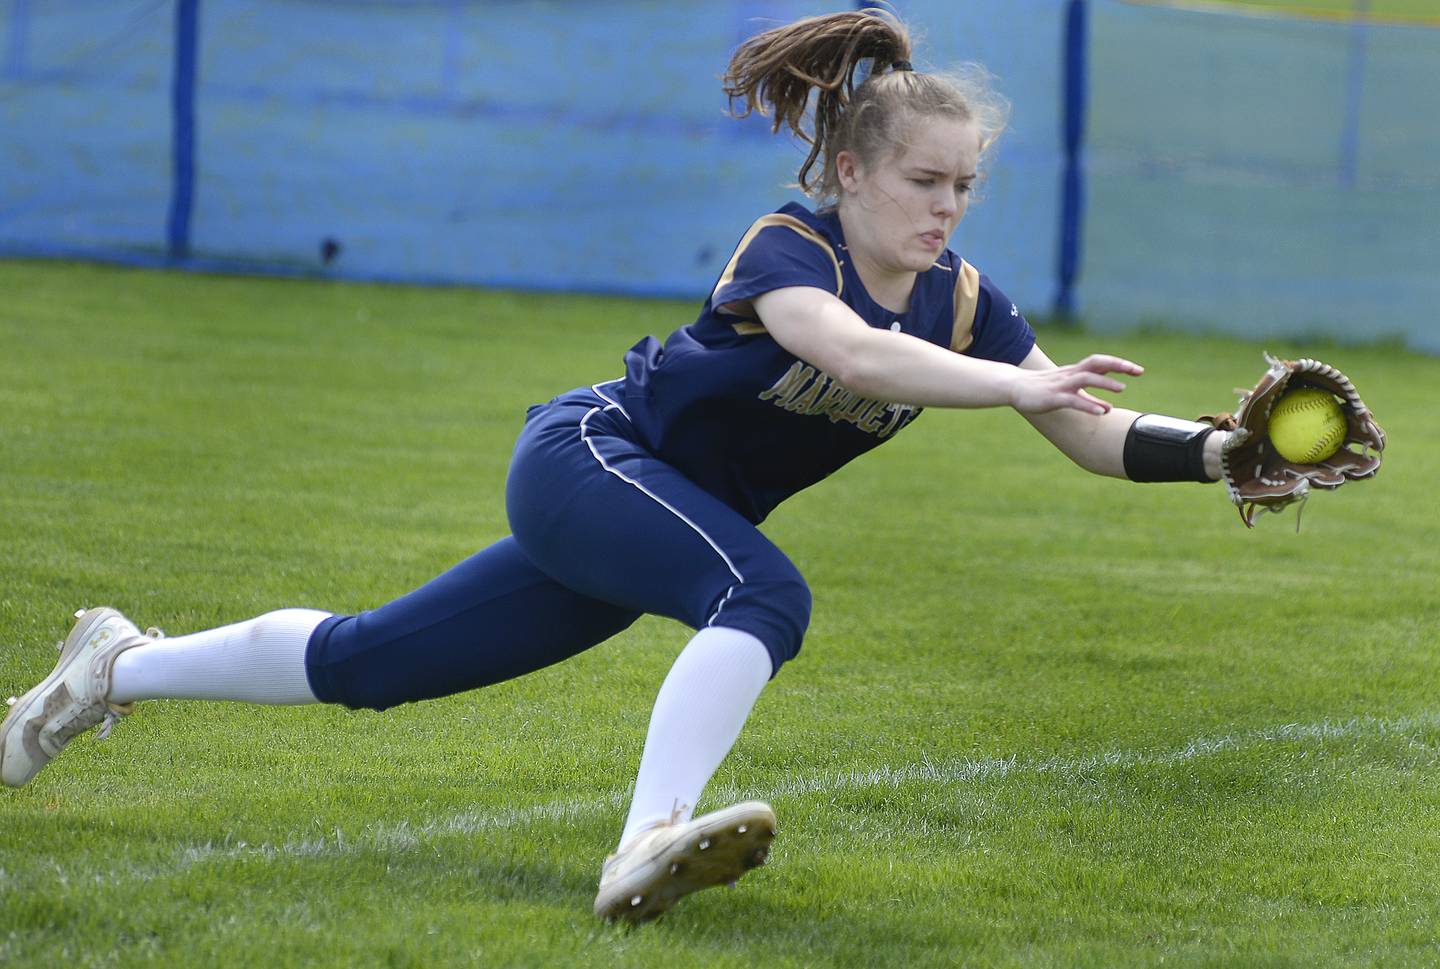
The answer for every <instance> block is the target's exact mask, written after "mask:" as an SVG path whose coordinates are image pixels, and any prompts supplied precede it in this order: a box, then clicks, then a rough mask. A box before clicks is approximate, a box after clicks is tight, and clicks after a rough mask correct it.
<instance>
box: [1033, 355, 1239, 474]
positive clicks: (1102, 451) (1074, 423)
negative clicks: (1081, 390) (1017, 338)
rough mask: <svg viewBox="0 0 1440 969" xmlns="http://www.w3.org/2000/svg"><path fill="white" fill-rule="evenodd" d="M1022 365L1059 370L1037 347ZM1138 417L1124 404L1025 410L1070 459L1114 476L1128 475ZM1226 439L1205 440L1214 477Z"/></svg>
mask: <svg viewBox="0 0 1440 969" xmlns="http://www.w3.org/2000/svg"><path fill="white" fill-rule="evenodd" d="M1020 367H1021V368H1022V369H1024V370H1027V371H1046V370H1052V369H1057V368H1056V367H1055V364H1054V363H1053V362H1052V361H1051V360H1050V358H1049V357H1047V356H1046V355H1045V353H1044V351H1042V350H1041V349H1040V348H1039V347H1038V346H1037V347H1035V348H1034V349H1033V350H1031V351H1030V355H1029V356H1028V357H1026V358H1025V359H1024V360H1022V361H1021V362H1020ZM1022 413H1024V412H1023V411H1022ZM1138 417H1140V412H1139V411H1133V410H1126V409H1124V408H1121V407H1112V408H1110V410H1109V411H1107V412H1106V413H1104V414H1100V415H1096V414H1087V413H1084V412H1082V411H1074V410H1065V411H1052V412H1049V413H1025V419H1026V420H1028V421H1029V422H1030V423H1031V424H1033V425H1035V429H1036V430H1038V431H1039V432H1040V433H1041V434H1043V435H1045V437H1046V439H1047V440H1049V441H1050V443H1051V444H1054V445H1055V446H1056V447H1057V448H1059V449H1060V450H1061V451H1062V452H1064V454H1065V455H1066V456H1067V457H1069V458H1070V460H1072V461H1074V462H1075V463H1076V464H1078V465H1080V467H1082V468H1084V469H1085V470H1087V471H1093V472H1094V473H1095V474H1103V475H1109V476H1110V477H1112V478H1129V475H1128V474H1127V473H1126V471H1125V440H1126V437H1127V436H1128V435H1129V433H1130V425H1132V424H1134V423H1135V420H1136V418H1138ZM1224 442H1225V435H1224V434H1211V435H1209V437H1207V438H1206V439H1205V455H1204V456H1205V474H1207V475H1208V476H1209V477H1210V478H1211V479H1212V480H1218V479H1219V477H1220V448H1221V446H1222V445H1223V444H1224Z"/></svg>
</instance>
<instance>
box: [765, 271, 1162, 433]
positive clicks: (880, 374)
mask: <svg viewBox="0 0 1440 969" xmlns="http://www.w3.org/2000/svg"><path fill="white" fill-rule="evenodd" d="M754 307H755V312H756V314H757V315H758V316H759V317H760V320H761V322H763V323H764V324H765V328H766V329H767V330H768V331H769V333H770V335H771V336H772V337H774V338H775V340H776V342H778V343H779V344H780V345H781V346H783V347H784V348H785V349H787V350H789V351H790V352H791V353H793V354H795V355H796V356H797V357H800V358H801V359H802V360H805V361H807V362H809V363H811V364H813V365H814V366H816V367H819V368H820V369H821V370H824V371H825V372H826V373H828V374H830V376H831V377H833V378H834V379H835V380H837V381H838V382H839V383H840V385H841V386H843V387H845V388H847V389H848V390H850V391H853V392H854V393H857V394H860V395H861V396H864V397H869V398H872V399H874V400H883V401H889V402H892V403H903V404H917V405H920V406H922V407H1014V408H1015V409H1016V410H1018V411H1020V412H1021V413H1022V414H1026V415H1031V414H1044V413H1047V412H1054V413H1056V414H1061V413H1064V414H1070V415H1073V416H1075V417H1088V418H1091V419H1094V418H1095V417H1097V416H1099V415H1102V414H1105V413H1106V412H1107V411H1109V410H1111V405H1110V404H1109V403H1108V402H1107V401H1103V400H1100V399H1099V398H1096V397H1093V396H1091V395H1090V394H1089V393H1087V392H1086V390H1087V388H1097V389H1102V390H1110V391H1119V390H1123V389H1124V387H1125V385H1124V384H1122V383H1121V382H1120V381H1118V380H1116V379H1115V378H1113V377H1111V376H1109V374H1111V373H1122V374H1139V373H1141V372H1142V368H1141V367H1140V366H1139V365H1138V364H1135V363H1131V362H1130V361H1129V360H1123V359H1121V358H1120V357H1112V356H1106V355H1103V354H1095V355H1092V356H1089V357H1086V358H1085V359H1084V360H1082V361H1080V362H1079V363H1075V364H1071V365H1069V366H1067V367H1056V366H1055V365H1054V364H1053V363H1050V361H1049V360H1048V359H1046V360H1045V363H1046V364H1047V366H1045V367H1029V368H1021V367H1012V366H1010V365H1009V364H1005V363H997V362H995V361H993V360H980V359H976V358H974V357H967V356H964V355H962V354H958V353H953V352H951V351H950V350H947V349H945V348H943V347H938V346H935V345H934V344H932V343H927V342H926V341H924V340H921V339H918V338H916V337H913V336H909V335H907V334H904V333H891V332H890V331H889V330H878V329H875V328H874V327H871V326H869V325H867V324H866V323H865V321H864V320H862V319H861V318H860V317H859V316H858V315H856V313H855V311H854V310H852V309H850V307H848V306H846V305H845V304H844V303H843V302H841V301H840V300H839V299H837V298H836V297H835V296H834V295H832V294H830V293H827V292H825V291H824V290H820V289H812V288H810V287H804V286H795V287H788V288H785V289H776V290H772V291H770V292H768V293H765V294H763V295H761V296H757V297H756V298H755V301H754ZM1041 356H1042V358H1043V356H1044V355H1043V354H1042V355H1041ZM1027 362H1028V361H1027ZM1127 426H1128V425H1127ZM1122 437H1123V432H1122Z"/></svg>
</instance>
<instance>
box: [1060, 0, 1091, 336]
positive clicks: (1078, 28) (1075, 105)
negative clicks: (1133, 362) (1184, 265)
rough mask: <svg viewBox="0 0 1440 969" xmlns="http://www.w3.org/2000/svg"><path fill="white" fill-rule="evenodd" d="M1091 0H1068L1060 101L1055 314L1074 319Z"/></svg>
mask: <svg viewBox="0 0 1440 969" xmlns="http://www.w3.org/2000/svg"><path fill="white" fill-rule="evenodd" d="M1087 20H1088V17H1087V11H1086V0H1069V2H1068V3H1067V4H1066V9H1065V34H1064V41H1063V43H1064V48H1065V49H1064V64H1065V70H1064V72H1063V73H1062V74H1061V80H1060V83H1061V86H1062V89H1061V92H1060V93H1061V104H1062V106H1063V110H1064V126H1065V131H1064V135H1065V172H1064V175H1063V178H1062V182H1061V188H1060V233H1059V240H1058V241H1059V246H1058V250H1059V251H1058V253H1057V257H1058V264H1057V266H1056V277H1057V279H1058V286H1057V287H1056V290H1055V306H1054V310H1053V312H1054V315H1055V316H1056V318H1057V319H1059V320H1060V321H1061V322H1067V323H1068V322H1073V321H1074V319H1075V281H1076V279H1077V278H1078V277H1079V275H1080V239H1081V232H1082V227H1083V224H1084V217H1085V181H1084V175H1083V171H1082V158H1081V155H1082V152H1083V151H1084V147H1085V105H1086V101H1087V100H1088V97H1089V91H1088V77H1087V71H1086V54H1087V46H1088V31H1087V26H1088V24H1087Z"/></svg>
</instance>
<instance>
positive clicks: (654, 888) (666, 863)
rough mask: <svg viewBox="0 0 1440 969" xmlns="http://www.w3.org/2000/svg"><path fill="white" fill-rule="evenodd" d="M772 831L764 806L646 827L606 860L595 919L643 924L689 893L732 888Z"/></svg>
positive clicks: (759, 858) (755, 864)
mask: <svg viewBox="0 0 1440 969" xmlns="http://www.w3.org/2000/svg"><path fill="white" fill-rule="evenodd" d="M775 832H776V824H775V812H774V811H772V810H770V805H768V804H766V803H764V802H763V801H742V802H741V803H739V804H732V805H731V806H730V807H727V808H722V809H721V810H719V811H712V812H710V813H709V814H705V815H701V816H700V817H698V818H695V819H694V820H692V821H686V822H684V823H683V824H666V825H661V826H659V827H656V828H651V829H650V830H649V831H646V832H643V833H642V834H640V835H638V836H637V837H636V838H635V839H634V840H633V841H631V842H630V844H628V845H626V846H625V847H624V848H622V849H621V850H620V852H619V853H618V854H614V855H611V856H610V857H609V858H607V859H605V866H604V868H602V869H601V872H600V893H599V894H598V895H596V896H595V914H596V915H597V916H599V917H600V918H602V919H605V920H606V921H607V922H608V921H613V920H614V919H622V920H624V921H626V922H632V923H634V922H644V921H647V920H649V919H653V918H656V917H658V916H660V915H663V914H664V913H665V912H667V911H669V909H670V907H671V906H673V905H674V904H675V903H676V902H677V901H679V900H680V899H681V898H683V897H684V896H686V895H689V894H690V893H691V892H698V891H699V890H700V889H702V888H712V887H714V886H716V885H734V884H735V882H736V881H737V880H738V879H739V878H740V876H741V875H743V874H745V873H746V872H747V871H749V870H750V869H752V868H759V867H760V866H761V865H763V864H765V858H766V857H767V856H768V855H769V853H770V842H771V841H773V840H775Z"/></svg>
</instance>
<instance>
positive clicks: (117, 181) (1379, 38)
mask: <svg viewBox="0 0 1440 969" xmlns="http://www.w3.org/2000/svg"><path fill="white" fill-rule="evenodd" d="M184 2H187V0H126V2H122V0H0V254H4V253H9V254H29V255H34V254H38V255H62V256H63V255H77V256H94V257H99V258H107V259H122V260H129V261H134V262H140V263H153V264H165V263H166V262H168V261H171V256H172V255H174V253H172V252H171V251H170V245H171V242H172V238H171V236H170V235H169V233H170V230H171V225H172V223H171V221H170V220H171V210H172V203H173V201H174V200H175V198H176V191H175V190H176V185H177V180H176V177H175V175H176V170H175V169H174V168H173V166H172V151H173V142H172V136H173V130H172V115H173V106H172V90H171V86H172V78H173V76H174V66H175V61H176V36H177V8H178V5H179V4H182V3H184ZM839 6H848V4H833V3H832V4H822V3H817V2H810V0H772V2H761V0H725V2H699V0H696V2H690V3H677V2H663V0H611V2H606V3H583V2H578V0H570V2H564V0H490V2H477V0H431V2H424V0H410V2H405V0H390V2H384V0H196V3H195V7H196V9H197V10H198V25H199V27H198V33H197V41H198V42H197V44H196V54H197V59H196V63H197V65H198V67H197V73H196V84H195V87H194V103H195V112H196V128H195V140H194V166H195V167H194V180H193V193H192V195H191V196H190V198H191V200H192V202H193V205H192V207H191V209H190V210H189V211H190V214H189V218H188V220H181V221H182V223H183V225H184V226H185V229H186V232H185V241H186V242H187V243H188V250H187V251H186V252H185V253H184V254H183V255H184V258H183V259H181V260H178V262H179V264H181V265H188V266H195V267H201V268H229V269H253V270H257V271H266V272H299V273H315V274H323V275H329V276H337V277H343V278H373V279H395V280H415V281H437V282H462V283H474V284H482V285H505V286H522V287H536V288H559V289H580V290H592V291H622V292H635V293H659V294H675V295H683V296H694V295H696V294H700V293H703V292H704V291H705V289H706V288H707V287H708V286H709V284H710V282H711V281H712V280H713V278H714V276H715V274H716V272H717V271H718V270H719V268H720V267H721V265H722V264H723V262H724V260H725V258H726V257H727V255H728V254H729V251H730V249H731V247H732V246H733V245H734V243H735V241H736V239H737V238H738V236H739V234H740V232H741V231H742V230H743V229H744V227H745V225H746V224H747V223H748V222H749V220H750V219H751V218H752V217H753V216H754V215H755V214H757V213H759V212H762V211H766V210H768V209H771V208H773V207H775V206H777V205H779V204H780V203H781V202H783V201H785V200H786V199H787V198H788V197H789V193H788V192H787V190H786V189H785V188H784V186H785V184H786V183H787V182H788V181H789V180H790V179H791V178H792V177H793V174H794V169H795V167H796V165H797V164H798V161H799V158H800V154H799V152H798V151H797V150H796V149H795V148H793V147H791V146H789V145H787V143H786V142H784V141H782V140H780V139H776V138H773V137H771V136H770V135H769V133H768V126H767V125H766V123H765V122H763V121H761V120H759V119H750V120H748V121H745V122H737V121H733V120H729V119H727V118H725V117H724V116H723V109H724V106H725V105H724V98H723V96H722V95H721V93H720V89H719V83H718V75H719V74H720V72H721V71H722V70H723V68H724V65H725V61H726V59H727V57H728V55H729V52H730V51H731V50H732V49H733V47H734V46H735V44H736V43H738V42H739V41H740V40H741V39H743V38H744V37H746V36H748V35H750V34H751V33H754V32H755V31H757V30H760V29H763V28H765V27H768V26H771V25H773V24H775V23H781V22H786V21H789V20H792V19H795V18H797V17H800V16H805V15H809V14H813V13H819V12H823V11H825V10H828V9H836V8H837V7H839ZM897 8H898V10H899V12H900V13H901V14H902V15H903V16H905V17H906V19H907V20H909V21H910V22H911V23H912V24H914V25H915V26H916V27H917V28H919V29H920V31H921V32H922V34H923V37H922V43H921V47H920V55H919V57H918V58H917V60H919V61H921V63H922V66H941V67H943V66H945V65H948V64H953V63H955V62H958V61H962V60H978V61H981V62H983V63H985V64H987V65H988V66H989V67H990V69H991V70H992V71H993V72H994V73H996V74H997V75H998V76H999V79H1000V87H1001V89H1002V91H1004V92H1005V93H1006V94H1007V95H1008V96H1009V97H1010V98H1011V100H1012V101H1013V102H1014V105H1015V111H1014V117H1013V124H1012V129H1011V131H1010V132H1008V133H1007V135H1006V137H1005V138H1004V140H1002V142H1001V144H1000V148H999V151H998V153H997V155H996V157H995V159H994V164H993V166H992V175H991V178H990V181H989V183H988V185H986V186H985V189H984V196H985V198H984V200H983V201H982V203H981V204H980V205H978V206H976V207H975V208H973V209H972V210H971V214H970V216H969V217H968V218H967V220H966V222H965V224H964V225H963V226H962V227H961V230H960V232H959V234H958V236H957V240H956V243H955V244H956V247H957V248H959V249H960V250H961V251H962V252H964V253H965V254H966V255H967V256H968V257H969V258H971V260H972V261H974V262H975V263H976V264H978V265H980V266H981V267H982V268H983V269H985V270H986V271H987V272H989V273H990V274H991V275H992V276H994V277H995V278H996V280H997V281H999V282H1000V283H1001V285H1002V286H1004V287H1005V288H1006V289H1007V290H1008V291H1010V292H1011V294H1012V295H1013V296H1015V297H1016V299H1017V301H1019V302H1020V303H1021V305H1022V306H1023V307H1024V308H1025V309H1026V310H1027V311H1028V312H1031V313H1037V312H1044V311H1045V310H1046V309H1048V308H1049V306H1050V305H1051V301H1052V299H1053V298H1054V297H1055V295H1056V290H1057V279H1056V268H1055V267H1056V264H1057V249H1058V232H1059V217H1060V216H1059V214H1060V205H1061V199H1060V190H1061V171H1062V166H1063V157H1062V151H1063V150H1062V141H1061V127H1062V114H1063V110H1064V107H1063V106H1064V96H1063V89H1064V85H1063V77H1062V75H1063V57H1062V49H1063V44H1064V37H1063V33H1064V12H1065V9H1066V3H1065V2H1064V0H967V2H965V3H963V4H961V3H954V2H949V0H913V2H904V3H900V4H898V5H897ZM1090 11H1091V15H1090V45H1089V55H1090V60H1089V69H1090V77H1091V96H1090V99H1089V117H1088V121H1089V126H1088V141H1087V147H1086V155H1085V160H1086V168H1085V173H1086V179H1087V181H1086V185H1087V202H1088V204H1087V205H1086V207H1085V223H1084V227H1085V231H1084V234H1083V238H1082V242H1083V246H1082V256H1083V259H1082V263H1081V275H1080V279H1079V290H1078V297H1079V308H1080V310H1081V311H1082V313H1084V314H1085V316H1086V317H1087V318H1089V319H1090V320H1092V321H1093V322H1095V323H1096V324H1098V325H1101V326H1105V325H1110V324H1116V323H1118V324H1129V323H1133V322H1135V321H1136V320H1142V319H1146V318H1152V317H1153V318H1163V319H1167V320H1172V321H1181V322H1193V323H1196V324H1199V325H1204V326H1215V327H1224V328H1230V329H1235V330H1239V331H1242V332H1246V333H1257V332H1261V333H1263V332H1285V333H1302V332H1303V333H1311V332H1327V333H1335V334H1339V335H1361V336H1368V335H1374V334H1377V333H1406V334H1408V335H1409V336H1410V338H1411V339H1412V340H1413V341H1414V342H1416V343H1418V344H1420V345H1422V346H1429V347H1432V348H1440V336H1437V335H1436V334H1435V333H1434V332H1433V331H1434V330H1435V328H1434V327H1432V326H1431V325H1430V323H1429V321H1428V319H1427V318H1426V313H1427V312H1428V311H1429V310H1430V309H1431V308H1432V307H1433V306H1435V305H1436V303H1437V297H1440V288H1437V287H1440V282H1437V280H1436V277H1434V276H1433V275H1432V274H1431V273H1430V271H1429V269H1430V266H1431V265H1433V264H1434V263H1435V262H1436V261H1437V257H1440V228H1437V226H1440V221H1437V220H1435V219H1433V218H1430V217H1429V215H1428V213H1430V212H1433V211H1435V210H1436V208H1437V203H1440V168H1437V166H1436V164H1435V163H1434V161H1433V159H1434V158H1436V157H1440V152H1437V149H1440V111H1436V110H1435V109H1434V104H1433V103H1432V102H1433V100H1434V97H1435V95H1434V90H1433V89H1434V82H1433V79H1434V78H1435V77H1437V76H1440V31H1436V30H1433V29H1425V28H1420V27H1382V26H1375V25H1370V26H1366V27H1354V26H1351V25H1347V24H1337V23H1308V22H1304V21H1300V20H1277V19H1256V18H1246V17H1238V16H1235V15H1232V14H1221V13H1213V12H1187V11H1184V10H1179V9H1168V8H1164V7H1156V6H1142V5H1135V4H1130V3H1123V2H1120V0H1091V4H1090ZM326 240H332V241H333V242H334V243H335V244H336V245H337V246H338V250H337V251H335V252H333V253H332V254H333V256H334V258H333V259H332V260H331V261H329V262H328V263H327V262H325V260H324V259H323V258H322V254H323V253H324V251H325V250H324V248H323V246H324V243H325V241H326Z"/></svg>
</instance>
